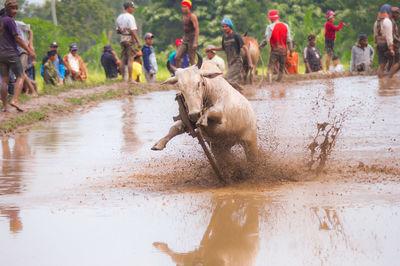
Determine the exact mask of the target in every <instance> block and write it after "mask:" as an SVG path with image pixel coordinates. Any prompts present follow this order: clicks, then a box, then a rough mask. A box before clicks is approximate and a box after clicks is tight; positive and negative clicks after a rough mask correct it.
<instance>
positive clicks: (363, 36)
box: [360, 33, 368, 40]
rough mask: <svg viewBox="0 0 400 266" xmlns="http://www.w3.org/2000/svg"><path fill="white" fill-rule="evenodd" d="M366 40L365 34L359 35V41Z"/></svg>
mask: <svg viewBox="0 0 400 266" xmlns="http://www.w3.org/2000/svg"><path fill="white" fill-rule="evenodd" d="M366 39H368V36H367V34H365V33H362V34H360V40H366Z"/></svg>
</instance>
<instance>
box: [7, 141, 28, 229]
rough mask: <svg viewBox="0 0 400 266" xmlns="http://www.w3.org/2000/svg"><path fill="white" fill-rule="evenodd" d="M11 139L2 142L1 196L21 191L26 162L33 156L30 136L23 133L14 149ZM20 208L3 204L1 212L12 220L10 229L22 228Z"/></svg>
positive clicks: (15, 143)
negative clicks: (29, 141)
mask: <svg viewBox="0 0 400 266" xmlns="http://www.w3.org/2000/svg"><path fill="white" fill-rule="evenodd" d="M10 144H11V143H10V141H9V140H3V141H2V142H1V149H2V160H1V162H2V172H1V176H0V196H1V195H11V194H19V193H21V186H22V185H21V179H22V178H21V174H22V173H23V169H24V167H25V165H24V164H25V162H27V161H28V160H29V159H30V158H31V150H30V146H29V144H28V136H27V135H21V136H18V137H17V138H16V139H15V142H14V145H13V147H12V150H11V149H10ZM19 212H20V210H19V208H18V207H16V206H1V205H0V214H1V216H5V217H7V218H8V219H9V220H10V231H11V232H14V233H17V232H19V231H21V230H22V222H21V219H20V217H19Z"/></svg>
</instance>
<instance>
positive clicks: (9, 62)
mask: <svg viewBox="0 0 400 266" xmlns="http://www.w3.org/2000/svg"><path fill="white" fill-rule="evenodd" d="M10 70H12V72H13V73H14V75H15V76H16V77H17V78H19V77H22V75H23V74H24V71H23V69H22V64H21V60H20V58H19V56H0V75H1V76H2V77H9V76H10Z"/></svg>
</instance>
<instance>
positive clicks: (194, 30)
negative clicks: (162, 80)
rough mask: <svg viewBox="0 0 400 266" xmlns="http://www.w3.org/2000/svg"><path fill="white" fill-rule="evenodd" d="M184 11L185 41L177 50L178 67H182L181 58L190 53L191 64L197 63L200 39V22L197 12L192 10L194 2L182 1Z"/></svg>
mask: <svg viewBox="0 0 400 266" xmlns="http://www.w3.org/2000/svg"><path fill="white" fill-rule="evenodd" d="M181 6H182V12H183V20H182V25H183V31H184V33H185V34H184V35H183V42H182V44H181V45H180V46H179V48H178V51H177V52H176V56H175V60H176V67H178V68H179V67H181V59H182V58H183V57H184V56H185V55H186V54H189V59H190V64H191V65H194V64H195V63H196V51H197V46H198V41H199V33H200V30H199V22H198V20H197V17H196V15H195V14H193V13H192V12H191V9H192V2H191V1H190V0H183V1H182V3H181Z"/></svg>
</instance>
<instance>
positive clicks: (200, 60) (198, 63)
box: [196, 52, 203, 69]
mask: <svg viewBox="0 0 400 266" xmlns="http://www.w3.org/2000/svg"><path fill="white" fill-rule="evenodd" d="M196 54H197V64H196V66H197V68H198V69H200V68H201V66H202V65H203V57H202V56H201V54H199V52H196Z"/></svg>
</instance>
